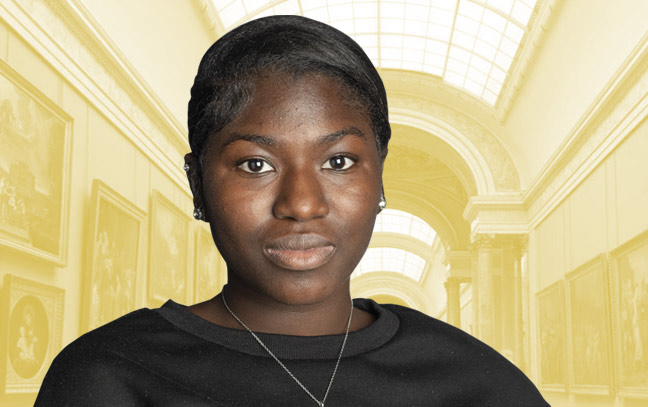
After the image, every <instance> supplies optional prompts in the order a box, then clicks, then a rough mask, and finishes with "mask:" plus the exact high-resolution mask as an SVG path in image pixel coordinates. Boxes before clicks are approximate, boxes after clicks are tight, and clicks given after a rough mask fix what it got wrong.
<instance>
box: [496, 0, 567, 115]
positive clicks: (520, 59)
mask: <svg viewBox="0 0 648 407" xmlns="http://www.w3.org/2000/svg"><path fill="white" fill-rule="evenodd" d="M559 3H560V0H540V1H539V2H538V5H537V6H536V11H535V12H534V14H533V16H532V17H531V20H532V23H531V29H530V30H529V31H528V32H527V33H526V37H525V38H524V40H523V43H522V44H520V48H519V49H518V52H517V55H516V56H515V58H514V60H513V62H512V63H511V71H510V72H509V75H508V76H507V78H506V80H505V82H504V86H503V87H502V91H501V92H500V96H499V98H498V99H497V103H496V105H495V118H496V119H497V121H498V122H499V123H500V124H504V123H505V122H506V119H507V117H508V114H509V112H510V111H511V106H512V105H513V101H514V100H515V98H516V97H517V94H518V92H519V90H520V88H521V87H522V85H523V81H524V79H525V77H526V73H527V71H528V70H529V68H530V67H531V65H532V63H533V59H534V57H535V56H536V55H537V49H538V48H539V47H540V45H541V44H542V42H543V40H544V38H545V33H546V32H547V30H548V29H549V26H550V25H551V21H552V17H553V16H554V15H555V11H556V9H557V8H558V6H559Z"/></svg>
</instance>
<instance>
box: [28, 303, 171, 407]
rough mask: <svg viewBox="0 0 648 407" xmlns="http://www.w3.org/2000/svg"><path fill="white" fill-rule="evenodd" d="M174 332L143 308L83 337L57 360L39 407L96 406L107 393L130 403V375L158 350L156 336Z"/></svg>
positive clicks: (44, 386) (50, 371) (73, 342)
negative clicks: (55, 406) (142, 360)
mask: <svg viewBox="0 0 648 407" xmlns="http://www.w3.org/2000/svg"><path fill="white" fill-rule="evenodd" d="M171 328H172V326H171V325H170V324H168V323H166V322H165V320H164V319H163V318H162V317H161V316H160V315H159V314H158V313H157V312H155V311H154V310H151V309H147V308H143V309H139V310H137V311H133V312H131V313H129V314H126V315H124V316H122V317H120V318H118V319H116V320H114V321H112V322H109V323H107V324H105V325H103V326H100V327H98V328H96V329H94V330H92V331H90V332H87V333H86V334H84V335H81V336H80V337H79V338H77V339H76V340H74V341H72V342H71V343H70V344H69V345H67V346H66V347H65V348H64V349H63V350H62V351H61V352H60V353H59V354H58V355H57V356H56V358H54V360H53V362H52V364H51V366H50V368H49V370H48V371H47V374H46V376H45V379H44V381H43V384H42V386H41V389H40V391H39V394H38V398H37V401H36V405H38V406H49V405H60V404H57V403H62V404H66V405H83V403H85V402H89V403H90V402H92V403H95V402H96V401H100V400H102V399H103V398H102V397H101V396H102V395H104V394H107V393H108V392H109V393H111V394H113V395H114V396H115V397H113V398H110V400H120V401H123V402H125V403H127V402H130V400H131V396H132V395H131V394H129V393H128V388H129V386H128V385H125V383H124V380H132V377H131V378H130V379H129V378H128V377H129V376H132V372H133V371H135V370H137V369H138V368H139V366H140V365H141V363H140V360H141V359H142V358H146V359H150V357H151V353H154V352H159V344H155V342H158V343H159V339H158V340H157V341H156V339H155V337H156V336H158V338H159V337H160V333H163V332H165V331H166V332H169V330H170V329H171ZM162 337H164V335H162ZM131 387H132V386H131ZM92 400H94V401H92ZM63 401H65V403H63ZM93 405H102V404H93Z"/></svg>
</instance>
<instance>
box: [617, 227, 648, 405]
mask: <svg viewBox="0 0 648 407" xmlns="http://www.w3.org/2000/svg"><path fill="white" fill-rule="evenodd" d="M610 287H611V303H612V315H613V320H614V322H615V326H614V343H615V362H616V363H615V365H616V367H617V372H616V373H617V374H616V378H617V386H618V392H619V394H620V395H621V396H623V397H630V398H634V399H644V400H645V399H648V231H644V232H643V233H640V234H639V235H637V236H635V237H634V238H632V239H630V240H629V241H627V242H626V243H624V244H622V245H621V246H619V247H618V248H616V249H614V250H613V251H611V252H610Z"/></svg>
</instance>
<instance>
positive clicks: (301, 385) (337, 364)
mask: <svg viewBox="0 0 648 407" xmlns="http://www.w3.org/2000/svg"><path fill="white" fill-rule="evenodd" d="M221 298H222V299H223V304H224V305H225V308H227V311H229V313H230V314H231V315H232V317H234V319H235V320H236V321H237V322H238V323H239V324H241V325H242V326H243V328H245V329H247V331H248V332H249V333H251V334H252V336H253V337H254V339H256V341H257V342H258V343H259V345H261V347H262V348H263V349H265V351H266V352H268V354H269V355H270V356H272V358H273V359H274V360H275V361H276V362H277V363H279V366H281V367H282V368H283V370H285V371H286V373H288V374H289V375H290V377H292V378H293V380H294V381H295V382H297V384H298V385H299V387H301V388H302V390H304V391H305V392H306V394H308V395H309V396H310V398H312V399H313V400H315V402H316V403H317V405H318V406H320V407H324V402H325V401H326V398H327V397H328V395H329V391H330V390H331V386H332V385H333V379H335V374H336V373H337V370H338V366H339V365H340V359H342V353H344V346H345V345H346V341H347V338H348V337H349V328H350V327H351V318H352V317H353V300H351V311H350V312H349V321H348V322H347V327H346V332H345V334H344V340H343V341H342V348H341V349H340V354H339V355H338V358H337V362H335V369H333V374H332V375H331V380H330V381H329V384H328V387H327V388H326V393H324V398H323V399H322V401H319V400H318V399H317V397H315V396H314V395H313V393H311V392H310V391H309V390H308V389H307V388H306V386H304V385H303V384H302V382H300V381H299V379H297V378H296V377H295V375H294V374H292V372H291V371H290V370H288V368H287V367H286V365H284V364H283V363H282V362H281V361H280V360H279V358H278V357H276V356H275V354H274V353H272V351H271V350H270V349H268V347H267V346H266V345H265V343H263V341H261V339H260V338H259V337H258V336H257V335H256V334H255V333H254V332H252V330H251V329H250V328H248V326H247V325H245V323H243V321H241V320H240V318H239V317H237V316H236V314H234V312H232V310H231V309H230V307H229V305H227V301H226V300H225V289H223V291H222V292H221Z"/></svg>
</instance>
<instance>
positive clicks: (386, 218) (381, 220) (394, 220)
mask: <svg viewBox="0 0 648 407" xmlns="http://www.w3.org/2000/svg"><path fill="white" fill-rule="evenodd" d="M373 231H374V233H380V232H387V233H398V234H401V235H407V236H411V237H413V238H414V239H418V240H420V241H422V242H423V243H425V244H427V245H432V243H434V238H435V237H436V232H435V231H434V229H432V228H431V227H430V225H428V224H427V223H426V222H425V221H424V220H423V219H421V218H419V217H417V216H414V215H412V214H410V213H407V212H404V211H399V210H397V209H385V210H383V211H382V212H381V213H380V214H379V215H378V216H377V217H376V223H375V225H374V230H373Z"/></svg>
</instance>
